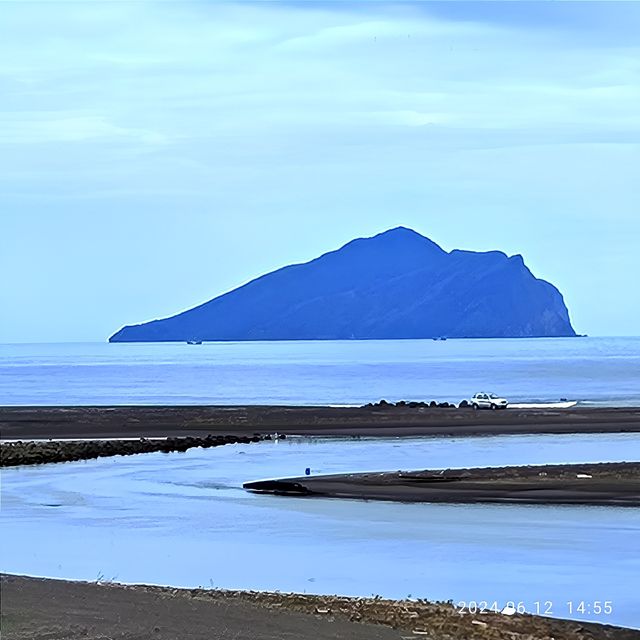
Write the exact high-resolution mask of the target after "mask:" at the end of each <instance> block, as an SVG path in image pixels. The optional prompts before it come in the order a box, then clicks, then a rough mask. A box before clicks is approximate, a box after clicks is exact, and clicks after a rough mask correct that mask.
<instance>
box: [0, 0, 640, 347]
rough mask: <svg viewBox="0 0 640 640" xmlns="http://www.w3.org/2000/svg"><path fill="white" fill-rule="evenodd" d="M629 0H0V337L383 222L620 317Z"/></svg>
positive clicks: (635, 242) (331, 242)
mask: <svg viewBox="0 0 640 640" xmlns="http://www.w3.org/2000/svg"><path fill="white" fill-rule="evenodd" d="M638 34H640V3H634V2H622V3H615V2H607V3H596V2H587V3H581V2H567V3H562V2H538V3H528V2H511V3H467V2H445V3H427V2H421V3H393V4H385V3H384V2H363V3H355V2H353V3H348V2H347V3H344V2H320V3H313V2H255V3H252V2H224V3H221V2H218V3H216V2H210V1H204V0H201V1H194V0H181V1H180V2H166V1H144V0H142V1H136V2H127V1H120V2H92V1H90V0H87V1H85V2H65V3H63V2H55V1H47V2H41V3H36V2H30V1H24V0H21V1H18V2H6V1H5V2H2V3H1V4H0V59H1V60H2V63H1V64H0V96H1V97H2V99H1V100H0V238H1V243H2V244H1V245H0V270H1V273H2V276H1V278H0V300H1V305H2V306H1V309H2V310H1V314H0V342H20V341H23V342H28V341H59V340H60V341H67V340H102V339H106V337H107V336H108V335H110V334H111V333H113V332H114V331H115V330H117V329H118V328H119V327H120V326H122V325H124V324H130V323H135V322H141V321H144V320H149V319H152V318H154V317H162V316H165V315H169V314H172V313H175V312H177V311H180V310H183V309H185V308H188V307H191V306H193V305H195V304H196V303H199V302H202V301H204V300H207V299H209V298H212V297H214V296H215V295H217V294H219V293H222V292H224V291H225V290H228V289H230V288H233V287H235V286H237V285H239V284H241V283H243V282H245V281H247V280H249V279H251V278H252V277H255V276H257V275H260V274H262V273H264V272H266V271H269V270H271V269H274V268H276V267H279V266H282V265H284V264H288V263H291V262H298V261H304V260H307V259H311V258H313V257H315V256H317V255H319V254H320V253H322V252H325V251H327V250H330V249H333V248H336V247H338V246H340V245H341V244H343V243H345V242H347V241H348V240H350V239H352V238H354V237H358V236H366V235H372V234H374V233H377V232H379V231H382V230H384V229H387V228H390V227H393V226H397V225H400V224H402V225H406V226H409V227H412V228H414V229H416V230H417V231H419V232H420V233H423V234H424V235H427V236H429V237H430V238H432V239H433V240H434V241H436V242H438V243H439V244H441V245H442V246H443V247H444V248H445V249H447V250H450V249H454V248H464V249H474V250H489V249H501V250H503V251H505V252H507V253H509V254H511V253H521V254H523V256H524V258H525V261H526V263H527V265H528V266H529V267H530V268H531V269H532V271H533V272H534V273H535V274H536V275H537V276H538V277H542V278H545V279H548V280H550V281H552V282H553V283H554V284H556V285H557V286H558V287H559V288H560V289H561V291H562V292H563V293H564V295H565V300H566V302H567V305H568V307H569V310H570V313H571V317H572V320H573V323H574V327H575V329H576V330H577V331H578V332H585V333H589V334H592V335H638V334H640V319H639V318H640V294H639V293H638V282H637V280H638V277H639V276H640V186H639V185H640V181H639V180H638V173H639V171H638V167H640V108H639V105H640V36H639V35H638Z"/></svg>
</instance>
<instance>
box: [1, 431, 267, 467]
mask: <svg viewBox="0 0 640 640" xmlns="http://www.w3.org/2000/svg"><path fill="white" fill-rule="evenodd" d="M270 439H271V436H269V435H255V436H251V437H249V436H230V435H226V436H214V435H208V436H205V437H204V438H198V437H192V436H187V437H185V438H163V439H160V440H147V439H146V438H140V439H139V440H64V441H49V442H42V441H37V442H22V441H20V440H18V441H15V442H3V443H2V444H0V467H16V466H18V465H25V464H46V463H50V462H73V461H75V460H91V459H93V458H105V457H108V456H130V455H134V454H136V453H152V452H154V451H162V452H163V453H171V452H174V451H187V449H191V448H193V447H202V448H204V449H207V448H209V447H220V446H222V445H225V444H239V443H242V444H248V443H249V442H259V441H261V440H270Z"/></svg>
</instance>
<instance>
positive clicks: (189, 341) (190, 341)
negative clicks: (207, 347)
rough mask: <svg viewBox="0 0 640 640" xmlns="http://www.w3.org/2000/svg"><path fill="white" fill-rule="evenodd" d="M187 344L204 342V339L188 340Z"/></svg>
mask: <svg viewBox="0 0 640 640" xmlns="http://www.w3.org/2000/svg"><path fill="white" fill-rule="evenodd" d="M187 344H202V340H187Z"/></svg>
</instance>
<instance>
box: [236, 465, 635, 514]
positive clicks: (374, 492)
mask: <svg viewBox="0 0 640 640" xmlns="http://www.w3.org/2000/svg"><path fill="white" fill-rule="evenodd" d="M244 488H245V489H247V490H250V491H255V492H260V493H272V494H277V495H285V496H296V497H303V496H304V497H314V496H315V497H323V498H356V499H363V500H393V501H399V502H453V503H477V502H494V503H495V502H498V503H510V504H514V503H521V504H584V505H611V506H632V507H638V506H640V462H633V463H631V462H619V463H600V464H565V465H537V466H521V467H501V468H484V469H444V470H436V471H410V472H409V471H395V472H382V473H377V472H376V473H351V474H335V475H325V476H316V477H313V476H302V477H297V478H283V479H276V480H261V481H255V482H246V483H245V484H244Z"/></svg>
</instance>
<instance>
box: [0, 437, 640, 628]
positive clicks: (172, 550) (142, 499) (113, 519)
mask: <svg viewBox="0 0 640 640" xmlns="http://www.w3.org/2000/svg"><path fill="white" fill-rule="evenodd" d="M638 459H640V435H639V434H595V435H539V436H521V435H518V436H500V437H484V438H475V437H474V438H416V439H376V440H370V439H359V440H339V439H308V438H300V439H288V440H286V441H280V442H278V443H273V442H265V443H259V444H252V445H232V446H225V447H218V448H214V449H207V450H202V449H192V450H190V451H188V452H187V453H183V454H161V453H153V454H145V455H138V456H130V457H115V458H105V459H100V460H94V461H86V462H77V463H67V464H60V465H44V466H37V467H24V468H16V469H3V470H2V512H1V521H2V549H3V552H2V567H1V568H2V570H4V571H8V572H12V573H23V574H30V575H39V576H49V577H58V578H70V579H84V580H95V579H97V578H99V577H102V578H104V579H114V580H117V581H121V582H130V583H155V584H169V585H175V586H199V585H202V586H204V587H211V586H213V587H229V588H242V589H267V590H282V591H307V592H310V593H339V594H349V595H370V594H373V593H375V594H380V595H383V596H389V597H406V596H407V595H409V594H411V595H412V596H413V597H426V598H431V599H440V600H446V599H453V600H455V601H459V600H464V601H469V600H476V601H480V600H487V601H489V602H493V601H497V602H498V603H499V604H500V605H501V606H502V605H503V604H505V603H506V602H507V601H510V600H512V601H515V602H520V601H522V602H523V603H525V605H526V607H527V609H528V610H530V611H534V610H535V602H536V601H541V602H545V601H550V602H552V603H553V604H552V612H553V615H554V616H557V617H584V618H585V619H591V620H599V621H601V622H609V623H612V624H621V625H626V626H633V627H638V628H640V596H639V595H638V589H637V587H638V576H639V575H640V510H638V509H631V508H614V507H577V506H561V507H559V506H522V505H442V504H438V505H436V504H433V505H430V504H397V503H390V502H389V503H384V502H365V501H355V500H330V499H305V498H285V497H278V496H265V495H254V494H249V493H247V492H245V491H243V490H242V489H241V485H242V482H244V481H246V480H251V479H258V478H265V477H278V476H287V475H300V474H302V473H303V470H304V468H305V467H311V468H312V469H313V473H331V472H341V471H358V470H360V471H365V470H378V469H401V468H402V469H411V468H413V469H416V468H441V467H460V466H469V465H474V466H483V465H487V466H491V465H502V464H527V463H547V462H588V461H620V460H638ZM583 600H584V601H587V602H593V601H600V602H603V601H611V604H612V607H613V612H612V613H611V614H610V615H601V616H594V615H584V616H582V615H580V614H578V613H576V612H575V607H576V606H577V604H576V603H578V602H580V601H583ZM569 601H572V602H573V603H574V605H573V606H574V613H573V616H571V615H570V612H569V609H568V604H567V603H568V602H569Z"/></svg>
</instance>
